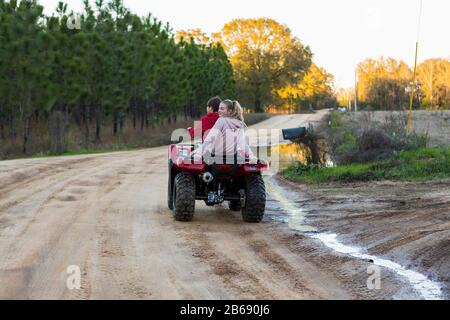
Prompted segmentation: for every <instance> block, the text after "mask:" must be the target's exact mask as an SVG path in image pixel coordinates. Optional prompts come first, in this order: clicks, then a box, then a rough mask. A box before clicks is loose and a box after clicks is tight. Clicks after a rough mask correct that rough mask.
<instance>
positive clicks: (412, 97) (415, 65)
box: [407, 0, 422, 132]
mask: <svg viewBox="0 0 450 320" xmlns="http://www.w3.org/2000/svg"><path fill="white" fill-rule="evenodd" d="M421 18H422V0H420V9H419V24H418V26H417V40H416V55H415V59H414V76H413V82H412V88H411V97H410V99H409V114H408V127H407V131H408V132H411V120H412V107H413V100H414V91H415V89H416V74H417V52H418V50H419V34H420V22H421Z"/></svg>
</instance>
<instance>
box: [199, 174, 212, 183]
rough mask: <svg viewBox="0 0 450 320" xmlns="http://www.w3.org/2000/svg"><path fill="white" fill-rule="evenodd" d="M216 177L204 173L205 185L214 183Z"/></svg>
mask: <svg viewBox="0 0 450 320" xmlns="http://www.w3.org/2000/svg"><path fill="white" fill-rule="evenodd" d="M213 179H214V176H213V175H212V174H211V172H204V173H203V174H202V180H203V182H205V183H210V182H211V181H213Z"/></svg>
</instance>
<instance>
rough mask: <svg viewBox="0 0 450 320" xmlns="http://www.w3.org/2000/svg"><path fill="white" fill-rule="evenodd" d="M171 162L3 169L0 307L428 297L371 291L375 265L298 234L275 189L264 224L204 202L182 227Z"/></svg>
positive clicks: (407, 291) (39, 162) (43, 162)
mask: <svg viewBox="0 0 450 320" xmlns="http://www.w3.org/2000/svg"><path fill="white" fill-rule="evenodd" d="M321 116H322V114H314V115H295V116H281V117H275V118H272V119H269V120H266V121H265V122H264V123H260V124H258V125H257V127H258V128H262V127H268V128H274V127H275V128H276V127H278V128H280V127H290V126H297V125H301V124H303V123H305V122H309V121H314V120H316V119H318V118H320V117H321ZM166 163H167V161H166V147H161V148H153V149H146V150H139V151H130V152H117V153H111V154H101V155H86V156H75V157H58V158H42V159H28V160H13V161H3V162H0V181H1V184H0V257H1V259H0V298H1V299H16V298H21V299H42V298H46V299H240V298H257V299H304V298H313V299H330V298H337V299H353V298H420V296H418V295H417V294H415V293H411V292H412V291H411V287H410V285H409V284H408V283H407V282H406V281H405V280H404V279H402V278H401V277H399V276H397V275H395V274H394V273H392V274H390V273H389V272H387V273H386V274H385V277H386V279H387V281H386V282H385V283H386V284H385V285H383V286H382V288H381V289H380V290H369V289H368V288H367V285H366V279H367V277H368V274H367V272H366V269H367V266H368V265H369V264H370V263H369V262H367V261H362V260H360V259H355V258H352V257H349V256H346V255H342V254H338V253H334V252H333V251H332V250H330V249H327V248H326V247H325V246H323V245H321V244H320V242H319V241H317V240H315V239H313V238H311V237H308V236H306V235H303V234H301V233H298V231H295V230H293V229H291V228H290V227H289V226H288V225H287V224H286V223H285V222H283V221H282V219H280V217H283V215H284V214H285V213H284V212H283V209H282V206H281V205H280V203H279V202H278V200H277V199H276V198H275V197H273V196H271V194H270V192H269V198H268V205H267V206H268V209H267V214H266V217H265V219H264V221H263V222H262V223H260V224H245V223H243V222H242V220H241V217H240V214H239V213H231V212H229V211H228V210H226V209H225V207H222V208H220V207H219V208H215V209H211V208H207V207H206V206H204V205H203V203H202V202H200V201H198V202H197V204H196V214H195V218H194V220H193V221H192V222H190V223H181V222H175V221H174V220H173V218H172V216H171V212H170V211H169V210H168V209H167V206H166V190H167V178H166V177H167V168H166ZM267 183H268V184H270V183H271V180H270V179H267ZM274 187H275V186H274ZM69 266H78V267H79V269H80V271H81V288H80V289H72V290H71V289H69V288H68V286H67V283H66V282H67V279H68V277H69V274H68V273H67V271H68V267H69Z"/></svg>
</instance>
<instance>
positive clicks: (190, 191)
mask: <svg viewBox="0 0 450 320" xmlns="http://www.w3.org/2000/svg"><path fill="white" fill-rule="evenodd" d="M172 197H173V204H172V206H173V215H174V217H175V220H177V221H191V220H192V218H193V217H194V211H195V180H194V176H192V175H191V174H189V173H184V172H181V173H179V174H177V175H176V177H175V181H174V186H173V194H172Z"/></svg>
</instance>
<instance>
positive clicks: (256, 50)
mask: <svg viewBox="0 0 450 320" xmlns="http://www.w3.org/2000/svg"><path fill="white" fill-rule="evenodd" d="M213 38H214V40H215V41H218V42H219V43H221V44H222V46H223V47H224V49H225V50H226V52H227V54H228V57H229V58H230V61H231V64H232V66H233V69H234V72H235V77H236V88H237V92H238V98H239V100H240V101H242V102H243V104H244V105H247V106H251V107H253V108H254V110H255V111H257V112H261V111H264V107H265V106H267V105H269V104H270V103H272V102H273V101H274V100H275V99H276V97H277V94H276V90H278V89H280V88H283V87H285V86H286V85H288V84H294V83H298V81H300V80H301V79H302V78H303V76H304V74H305V72H306V71H307V70H308V69H309V67H310V65H311V57H312V53H311V50H310V49H309V47H307V46H303V44H302V43H301V42H300V40H299V39H298V38H296V37H294V36H293V35H292V33H291V30H290V29H289V28H288V27H287V26H285V25H282V24H280V23H278V22H276V21H275V20H272V19H268V18H260V19H235V20H232V21H231V22H229V23H227V24H226V25H225V26H224V27H223V28H222V30H221V31H220V32H219V33H217V34H214V35H213Z"/></svg>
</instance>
